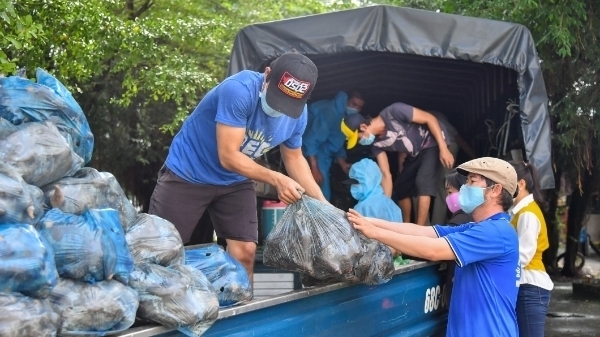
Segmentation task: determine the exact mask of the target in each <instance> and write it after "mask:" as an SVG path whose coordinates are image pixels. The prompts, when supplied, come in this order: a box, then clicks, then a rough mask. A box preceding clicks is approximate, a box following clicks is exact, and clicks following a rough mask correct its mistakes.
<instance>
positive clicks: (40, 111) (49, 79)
mask: <svg viewBox="0 0 600 337" xmlns="http://www.w3.org/2000/svg"><path fill="white" fill-rule="evenodd" d="M36 77H37V81H38V83H34V82H32V81H30V80H28V79H26V78H21V77H18V76H10V77H3V78H0V88H1V90H0V117H2V118H4V119H6V120H8V121H9V122H11V123H12V124H14V125H19V124H22V123H27V122H41V121H46V120H48V121H51V122H52V123H53V124H54V125H56V127H57V128H58V130H59V131H60V132H61V134H62V135H63V136H64V137H65V139H67V142H69V144H71V145H72V147H73V150H74V151H75V153H77V154H78V155H79V156H80V157H81V158H83V160H84V161H85V162H86V163H87V162H89V161H90V160H91V159H92V151H93V149H94V135H93V134H92V131H91V130H90V126H89V124H88V121H87V119H86V118H85V114H84V113H83V111H82V110H81V107H80V106H79V104H77V102H76V101H75V100H74V99H73V96H72V95H71V93H70V92H69V91H68V90H67V88H65V86H64V85H62V84H61V83H60V82H59V81H58V80H57V79H56V78H54V77H53V76H52V75H50V74H48V73H47V72H45V71H44V70H42V69H40V68H38V69H37V71H36Z"/></svg>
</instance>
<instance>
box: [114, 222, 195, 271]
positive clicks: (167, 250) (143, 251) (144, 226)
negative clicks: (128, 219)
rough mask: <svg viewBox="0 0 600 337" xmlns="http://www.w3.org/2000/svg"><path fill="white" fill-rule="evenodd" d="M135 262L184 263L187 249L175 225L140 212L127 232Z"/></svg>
mask: <svg viewBox="0 0 600 337" xmlns="http://www.w3.org/2000/svg"><path fill="white" fill-rule="evenodd" d="M125 238H126V239H127V245H128V246H129V250H130V251H131V255H132V256H133V260H134V262H135V263H154V264H158V265H161V266H165V267H168V266H171V265H175V264H183V263H184V262H185V259H184V256H185V249H184V248H183V242H182V241H181V236H180V235H179V232H178V231H177V229H176V228H175V226H174V225H173V224H172V223H170V222H169V221H167V220H165V219H162V218H160V217H158V216H156V215H152V214H146V213H140V214H138V216H137V218H136V219H135V221H134V222H133V223H132V224H131V225H130V226H129V228H128V229H127V231H126V233H125Z"/></svg>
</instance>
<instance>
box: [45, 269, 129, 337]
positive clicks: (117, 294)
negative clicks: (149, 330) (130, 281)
mask: <svg viewBox="0 0 600 337" xmlns="http://www.w3.org/2000/svg"><path fill="white" fill-rule="evenodd" d="M49 300H50V302H51V303H52V306H53V307H54V309H55V310H56V312H58V313H59V314H60V315H61V320H60V329H59V332H60V334H61V335H62V334H86V335H98V336H104V335H105V334H107V333H115V332H118V331H124V330H127V329H129V327H131V325H133V323H134V321H135V315H136V312H137V309H138V304H139V302H138V294H137V292H136V291H135V290H133V289H131V288H129V287H126V286H124V285H123V284H121V283H119V282H117V281H102V282H98V283H96V284H89V283H84V282H80V281H73V280H69V279H64V278H61V279H60V280H59V281H58V284H57V285H56V287H54V289H52V292H51V293H50V297H49Z"/></svg>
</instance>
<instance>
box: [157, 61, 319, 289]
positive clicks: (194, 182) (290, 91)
mask: <svg viewBox="0 0 600 337" xmlns="http://www.w3.org/2000/svg"><path fill="white" fill-rule="evenodd" d="M316 81H317V67H316V66H315V65H314V63H313V62H312V61H311V60H310V59H309V58H308V57H306V56H304V55H302V54H299V53H296V52H290V53H285V54H283V55H281V56H280V57H278V58H277V59H275V60H274V61H273V62H272V63H271V65H270V67H267V68H266V69H265V72H264V73H259V72H255V71H249V70H246V71H242V72H239V73H237V74H235V75H233V76H230V77H228V78H226V79H225V80H223V82H221V83H220V84H219V85H217V86H216V87H215V88H213V89H212V90H211V91H209V92H208V93H207V94H206V96H204V98H203V99H202V100H201V101H200V103H199V104H198V106H197V107H196V109H195V110H194V112H192V114H191V115H190V116H189V117H188V118H187V119H186V121H185V122H184V123H183V126H182V127H181V130H180V131H179V133H178V134H177V135H176V136H175V138H174V139H173V143H172V144H171V147H170V148H169V155H168V156H167V160H166V162H165V165H164V166H163V168H162V169H161V170H160V172H159V175H158V181H157V184H156V188H155V189H154V192H153V193H152V198H151V200H150V209H149V212H148V213H150V214H155V215H157V216H159V217H161V218H164V219H166V220H168V221H170V222H172V223H173V224H174V225H175V227H176V228H177V230H178V231H179V234H180V235H181V239H182V240H183V242H184V243H187V242H189V240H190V237H191V235H192V233H193V231H194V229H195V227H196V226H197V224H198V221H199V220H200V218H201V217H202V215H203V214H204V212H205V211H206V210H208V212H209V213H210V217H211V220H212V222H213V225H214V229H215V232H216V233H217V235H218V236H219V237H221V238H225V239H226V240H227V249H228V251H229V253H230V254H231V255H232V256H233V257H234V258H235V259H237V260H238V261H239V262H241V263H242V265H244V267H245V268H246V270H247V271H248V275H249V276H250V280H252V274H253V267H254V255H255V252H256V243H257V241H258V221H257V214H256V193H255V191H254V185H253V180H258V181H262V182H265V183H268V184H271V185H273V186H275V188H277V193H278V196H279V199H281V200H282V201H283V202H285V203H287V204H290V203H293V202H295V201H297V200H298V199H300V197H301V196H300V193H299V191H300V192H306V194H307V195H310V196H312V197H314V198H317V199H320V200H323V201H325V197H324V196H323V193H321V189H320V188H319V185H317V183H316V182H315V180H314V179H313V177H312V174H311V172H310V168H309V167H308V163H307V162H306V159H305V158H304V156H303V155H302V150H301V148H300V147H301V146H302V134H303V133H304V129H305V127H306V119H307V111H306V101H307V100H308V98H309V96H310V93H311V91H312V90H313V89H314V87H315V85H316ZM275 146H279V148H280V152H281V158H282V160H283V162H284V164H285V168H286V171H287V173H288V174H289V177H288V176H286V175H284V174H282V173H280V172H276V171H272V170H269V169H267V168H265V167H263V166H261V165H259V164H257V163H256V162H255V161H254V159H256V158H258V157H260V156H261V155H263V154H265V153H266V152H267V151H269V150H270V149H271V148H273V147H275Z"/></svg>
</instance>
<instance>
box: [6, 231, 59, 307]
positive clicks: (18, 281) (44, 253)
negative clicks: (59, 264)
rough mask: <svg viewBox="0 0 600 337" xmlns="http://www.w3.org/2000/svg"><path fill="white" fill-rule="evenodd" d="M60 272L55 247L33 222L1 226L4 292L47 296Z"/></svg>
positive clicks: (39, 296) (38, 296)
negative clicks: (55, 262)
mask: <svg viewBox="0 0 600 337" xmlns="http://www.w3.org/2000/svg"><path fill="white" fill-rule="evenodd" d="M57 280H58V273H57V272H56V265H55V264H54V256H53V251H52V247H51V246H50V245H49V244H48V242H46V240H44V238H43V237H41V236H40V235H39V234H38V232H37V231H36V230H35V228H33V227H32V226H30V225H25V224H20V225H15V224H11V225H0V292H4V293H9V292H19V293H22V294H24V295H27V296H32V297H37V298H44V297H47V296H48V294H49V293H50V290H51V289H52V288H53V287H54V286H55V285H56V282H57Z"/></svg>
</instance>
